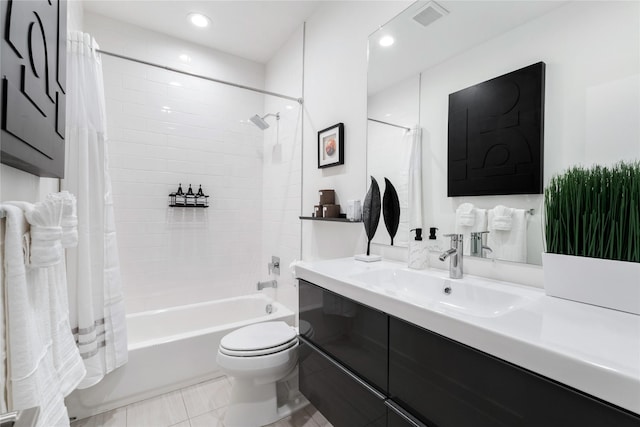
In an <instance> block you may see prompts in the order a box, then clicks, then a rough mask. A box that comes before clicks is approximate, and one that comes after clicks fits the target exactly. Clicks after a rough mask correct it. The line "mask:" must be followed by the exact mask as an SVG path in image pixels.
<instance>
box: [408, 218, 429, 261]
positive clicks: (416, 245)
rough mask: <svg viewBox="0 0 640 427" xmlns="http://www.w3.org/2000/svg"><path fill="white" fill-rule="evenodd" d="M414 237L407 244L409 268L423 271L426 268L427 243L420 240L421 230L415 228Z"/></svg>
mask: <svg viewBox="0 0 640 427" xmlns="http://www.w3.org/2000/svg"><path fill="white" fill-rule="evenodd" d="M411 231H415V232H416V237H415V238H414V239H413V240H411V241H410V242H409V268H413V269H416V270H423V269H425V268H427V260H428V256H429V251H428V250H427V242H425V241H424V240H422V228H415V229H413V230H411Z"/></svg>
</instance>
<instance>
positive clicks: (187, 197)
mask: <svg viewBox="0 0 640 427" xmlns="http://www.w3.org/2000/svg"><path fill="white" fill-rule="evenodd" d="M169 206H170V207H172V208H175V207H182V208H208V207H209V196H208V195H207V194H204V192H203V191H202V185H201V186H200V187H199V188H198V192H197V193H195V194H194V193H193V189H192V188H191V184H189V189H188V190H187V192H186V193H185V192H184V191H183V190H182V184H178V190H177V191H176V192H175V193H170V194H169Z"/></svg>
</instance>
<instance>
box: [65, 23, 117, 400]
mask: <svg viewBox="0 0 640 427" xmlns="http://www.w3.org/2000/svg"><path fill="white" fill-rule="evenodd" d="M96 49H98V45H97V44H96V42H95V40H94V39H93V38H92V37H91V36H90V35H89V34H86V33H82V32H72V33H69V37H68V44H67V82H68V83H67V88H68V90H67V109H66V111H67V128H66V131H67V137H66V143H67V150H66V151H67V153H66V163H65V178H64V180H63V181H62V187H63V189H65V190H68V191H69V192H71V193H73V194H75V195H76V197H77V203H78V213H77V214H78V246H77V248H74V249H71V250H69V251H68V253H67V270H68V281H69V315H70V323H71V327H72V329H73V333H74V334H75V336H76V341H77V343H78V347H79V349H80V354H81V356H82V358H83V360H84V363H85V367H86V369H87V375H86V377H85V379H84V380H83V381H82V383H81V384H80V385H79V386H78V388H87V387H90V386H92V385H94V384H96V383H97V382H98V381H100V380H101V379H102V378H103V377H104V375H105V374H107V373H108V372H111V371H112V370H114V369H115V368H117V367H119V366H121V365H123V364H124V363H125V362H126V361H127V332H126V324H125V310H124V300H123V294H122V285H121V279H120V264H119V261H118V250H117V245H116V233H115V223H114V218H113V202H112V195H111V179H110V177H109V171H108V165H107V123H106V113H105V100H104V86H103V78H102V63H101V58H100V54H99V53H97V52H96Z"/></svg>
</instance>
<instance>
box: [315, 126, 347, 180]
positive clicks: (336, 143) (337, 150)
mask: <svg viewBox="0 0 640 427" xmlns="http://www.w3.org/2000/svg"><path fill="white" fill-rule="evenodd" d="M343 164H344V124H342V123H338V124H337V125H333V126H331V127H328V128H326V129H324V130H321V131H320V132H318V169H321V168H328V167H331V166H337V165H343Z"/></svg>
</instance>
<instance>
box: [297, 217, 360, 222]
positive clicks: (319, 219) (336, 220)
mask: <svg viewBox="0 0 640 427" xmlns="http://www.w3.org/2000/svg"><path fill="white" fill-rule="evenodd" d="M299 218H300V219H304V220H310V221H332V222H352V223H358V222H362V220H351V219H347V218H346V217H340V218H316V217H315V216H301V217H299Z"/></svg>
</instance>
